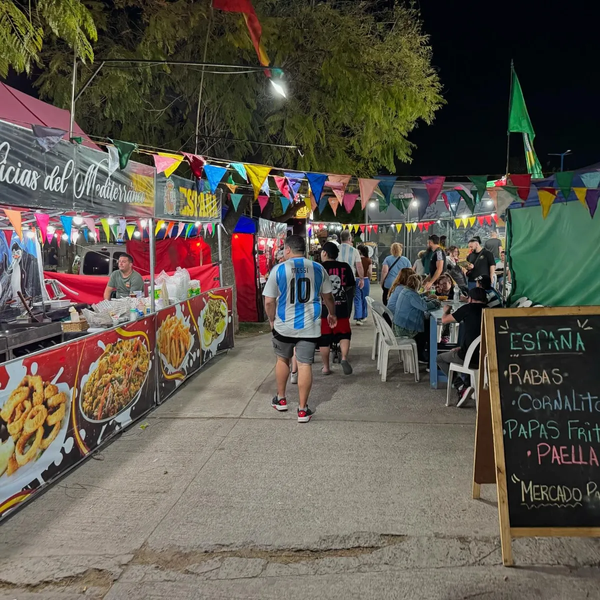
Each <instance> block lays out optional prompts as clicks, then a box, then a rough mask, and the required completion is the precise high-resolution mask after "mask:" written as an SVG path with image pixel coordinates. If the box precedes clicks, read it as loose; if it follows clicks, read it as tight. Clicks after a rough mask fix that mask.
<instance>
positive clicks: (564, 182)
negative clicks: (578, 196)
mask: <svg viewBox="0 0 600 600" xmlns="http://www.w3.org/2000/svg"><path fill="white" fill-rule="evenodd" d="M574 175H575V173H573V171H561V172H559V173H554V177H555V179H556V185H557V186H558V187H559V189H560V191H561V193H562V195H563V198H564V199H565V200H568V199H569V196H570V194H571V185H572V184H573V176H574Z"/></svg>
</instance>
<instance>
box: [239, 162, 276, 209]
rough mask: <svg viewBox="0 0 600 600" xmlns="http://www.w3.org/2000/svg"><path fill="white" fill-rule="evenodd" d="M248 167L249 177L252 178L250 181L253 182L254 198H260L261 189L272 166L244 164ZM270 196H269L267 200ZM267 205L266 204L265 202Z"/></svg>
mask: <svg viewBox="0 0 600 600" xmlns="http://www.w3.org/2000/svg"><path fill="white" fill-rule="evenodd" d="M244 167H245V168H246V173H247V174H248V179H250V183H251V184H252V189H253V190H254V199H255V200H256V199H257V198H258V195H259V194H260V190H261V188H262V187H263V184H264V182H265V181H266V179H267V177H268V175H269V173H270V171H271V167H267V166H265V165H247V164H246V165H244ZM268 199H269V197H268V196H267V200H268ZM265 206H266V204H265Z"/></svg>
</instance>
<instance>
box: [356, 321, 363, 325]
mask: <svg viewBox="0 0 600 600" xmlns="http://www.w3.org/2000/svg"><path fill="white" fill-rule="evenodd" d="M354 324H355V325H364V323H363V322H362V321H354Z"/></svg>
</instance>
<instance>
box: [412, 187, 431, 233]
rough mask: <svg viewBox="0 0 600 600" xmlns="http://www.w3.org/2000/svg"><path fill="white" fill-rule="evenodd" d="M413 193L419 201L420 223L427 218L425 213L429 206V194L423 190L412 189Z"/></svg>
mask: <svg viewBox="0 0 600 600" xmlns="http://www.w3.org/2000/svg"><path fill="white" fill-rule="evenodd" d="M412 193H413V196H414V197H415V200H416V201H417V214H418V219H419V221H420V220H421V219H422V218H423V217H424V216H425V212H426V211H427V207H428V206H429V192H428V191H427V190H426V189H423V188H412ZM415 228H416V226H415Z"/></svg>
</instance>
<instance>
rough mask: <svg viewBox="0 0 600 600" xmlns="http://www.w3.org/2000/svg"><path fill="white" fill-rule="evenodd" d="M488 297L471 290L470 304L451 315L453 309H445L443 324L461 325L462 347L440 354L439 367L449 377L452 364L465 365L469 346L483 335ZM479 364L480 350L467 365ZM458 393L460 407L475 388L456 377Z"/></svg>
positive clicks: (476, 289) (476, 351)
mask: <svg viewBox="0 0 600 600" xmlns="http://www.w3.org/2000/svg"><path fill="white" fill-rule="evenodd" d="M486 304H487V297H486V294H485V290H483V289H481V288H474V289H472V290H469V302H468V304H465V305H464V306H461V307H460V308H459V309H457V310H455V311H454V312H453V313H452V314H450V310H451V307H450V306H445V307H444V315H443V317H442V323H444V324H445V323H461V329H462V331H461V336H460V337H461V343H460V346H458V347H456V348H453V349H452V350H450V351H449V352H442V353H441V354H438V357H437V364H438V367H439V368H440V369H441V370H442V371H443V372H444V373H445V374H446V375H448V372H449V371H450V364H451V363H457V364H459V365H462V364H464V360H465V356H466V354H467V351H468V350H469V346H470V345H471V344H472V343H473V342H474V341H475V340H476V339H477V338H478V337H479V336H480V335H481V313H482V312H483V309H484V308H485V307H486ZM478 364H479V348H477V349H476V350H475V352H474V353H473V357H472V358H471V364H470V365H467V366H468V367H470V368H475V367H476V366H477V365H478ZM452 383H453V385H454V387H455V388H456V390H457V392H458V403H459V405H460V404H462V402H464V401H465V400H466V399H467V398H468V397H469V395H470V394H471V392H473V388H472V387H471V386H466V385H465V383H464V381H463V380H462V378H461V377H458V376H455V378H454V381H453V382H452Z"/></svg>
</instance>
